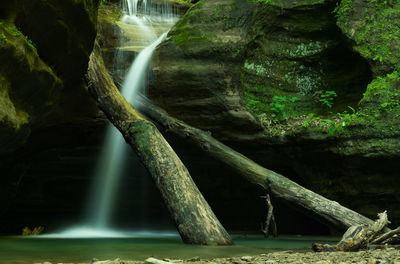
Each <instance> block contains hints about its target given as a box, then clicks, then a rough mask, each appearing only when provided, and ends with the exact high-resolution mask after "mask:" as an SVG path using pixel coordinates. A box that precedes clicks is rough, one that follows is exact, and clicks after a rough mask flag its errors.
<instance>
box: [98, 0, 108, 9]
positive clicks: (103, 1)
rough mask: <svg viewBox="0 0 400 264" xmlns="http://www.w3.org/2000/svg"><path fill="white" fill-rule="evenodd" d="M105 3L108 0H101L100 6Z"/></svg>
mask: <svg viewBox="0 0 400 264" xmlns="http://www.w3.org/2000/svg"><path fill="white" fill-rule="evenodd" d="M105 3H107V0H100V4H99V7H101V6H102V5H104V4H105Z"/></svg>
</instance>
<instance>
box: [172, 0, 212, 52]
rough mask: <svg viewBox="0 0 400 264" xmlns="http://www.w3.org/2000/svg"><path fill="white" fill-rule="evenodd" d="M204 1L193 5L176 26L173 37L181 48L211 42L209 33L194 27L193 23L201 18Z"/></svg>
mask: <svg viewBox="0 0 400 264" xmlns="http://www.w3.org/2000/svg"><path fill="white" fill-rule="evenodd" d="M202 5H203V0H202V1H199V2H198V3H196V4H195V5H193V6H192V7H191V8H190V9H189V10H188V12H186V14H185V15H184V16H183V17H182V18H181V19H180V20H179V21H178V22H177V23H176V24H175V26H174V28H173V30H172V32H171V37H172V39H173V40H174V41H175V42H176V43H177V44H178V45H180V46H187V45H189V44H192V45H196V44H193V43H207V42H210V41H211V38H210V36H209V35H208V34H207V33H204V32H202V30H201V29H199V28H197V27H196V26H193V25H192V23H191V22H192V21H193V20H196V19H197V18H198V17H201V15H202V13H203V11H202V9H201V6H202Z"/></svg>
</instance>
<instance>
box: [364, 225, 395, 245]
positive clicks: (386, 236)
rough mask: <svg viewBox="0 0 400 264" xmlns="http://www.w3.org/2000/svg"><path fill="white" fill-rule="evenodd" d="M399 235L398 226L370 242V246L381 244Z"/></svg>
mask: <svg viewBox="0 0 400 264" xmlns="http://www.w3.org/2000/svg"><path fill="white" fill-rule="evenodd" d="M399 234H400V226H399V227H398V228H396V229H394V230H392V231H389V232H387V233H384V234H383V235H381V236H379V237H378V238H376V239H375V240H373V241H372V242H371V244H382V242H384V241H386V240H388V239H389V238H391V237H393V236H395V235H399Z"/></svg>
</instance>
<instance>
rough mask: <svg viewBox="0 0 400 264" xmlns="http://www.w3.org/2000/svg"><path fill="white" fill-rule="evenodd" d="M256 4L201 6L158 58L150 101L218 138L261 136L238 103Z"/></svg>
mask: <svg viewBox="0 0 400 264" xmlns="http://www.w3.org/2000/svg"><path fill="white" fill-rule="evenodd" d="M252 13H253V3H251V2H248V1H235V0H229V1H200V2H198V3H197V4H195V5H194V6H193V7H192V8H191V9H190V10H189V11H188V12H187V13H186V15H185V16H184V17H182V18H181V20H180V21H179V22H178V23H177V24H176V26H175V27H174V28H173V29H172V30H171V32H170V33H169V36H168V39H167V40H166V41H165V42H164V43H162V44H161V45H160V47H159V48H158V51H157V52H156V54H155V55H154V59H153V61H154V65H155V66H154V68H153V71H154V74H155V76H156V77H155V79H154V81H153V82H152V83H151V84H150V88H149V93H150V97H151V98H152V99H153V100H154V101H155V102H157V103H158V104H160V105H161V106H162V107H164V108H165V109H167V110H168V111H169V112H170V113H171V114H172V115H174V116H177V117H179V118H180V119H182V120H184V121H187V122H188V123H189V124H191V125H193V126H197V127H200V128H203V129H205V130H210V131H212V132H213V133H214V134H215V135H217V136H218V137H220V138H225V137H229V138H239V137H241V138H244V139H245V138H247V137H251V136H254V134H257V133H259V132H261V131H262V128H261V124H260V122H259V121H258V120H257V119H256V118H254V117H253V116H252V115H251V114H250V113H249V112H248V111H247V110H246V109H245V107H244V106H243V105H242V104H241V103H240V101H241V97H240V89H241V84H240V83H241V67H242V62H243V57H244V55H245V52H246V49H245V47H247V45H248V43H249V37H248V34H247V32H248V31H249V29H250V28H249V27H250V23H249V21H250V20H251V18H252Z"/></svg>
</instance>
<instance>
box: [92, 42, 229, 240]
mask: <svg viewBox="0 0 400 264" xmlns="http://www.w3.org/2000/svg"><path fill="white" fill-rule="evenodd" d="M99 53H100V52H99V48H98V47H97V46H96V47H95V49H94V51H93V53H92V54H91V56H90V62H89V69H88V75H87V80H88V87H89V91H90V93H91V94H92V96H93V97H94V98H95V100H96V101H97V103H98V106H99V107H100V109H102V110H103V112H104V113H105V114H106V116H107V117H108V119H109V120H110V121H111V122H112V123H113V125H114V126H115V127H116V128H118V130H119V131H120V132H121V134H122V135H123V137H124V138H125V140H126V142H127V143H128V144H129V145H130V146H131V148H132V149H133V150H134V151H135V152H136V153H137V155H138V157H139V159H140V160H141V162H142V163H143V164H144V166H145V167H146V168H147V170H148V171H149V173H150V175H151V176H152V178H153V179H154V182H155V184H156V186H157V188H158V189H159V191H160V192H161V195H162V197H163V199H164V202H165V204H166V205H167V207H168V209H169V212H170V214H171V216H172V219H173V220H174V221H175V224H176V227H177V229H178V232H179V234H180V235H181V237H182V239H183V241H184V242H185V243H189V244H203V245H231V244H233V243H232V240H231V238H230V237H229V234H228V233H227V232H226V231H225V229H224V228H223V227H222V225H221V223H220V222H219V221H218V219H217V218H216V216H215V215H214V213H213V212H212V210H211V208H210V206H209V205H208V203H207V202H206V200H205V199H204V197H203V196H202V194H201V193H200V191H199V190H198V188H197V187H196V185H195V184H194V182H193V180H192V178H191V177H190V174H189V172H188V170H187V169H186V167H185V166H184V165H183V163H182V162H181V160H180V159H179V157H178V156H177V155H176V153H175V152H174V151H173V149H172V148H171V147H170V145H169V144H168V142H167V141H166V140H165V139H164V137H163V136H162V135H161V133H160V132H159V131H158V130H157V128H156V126H155V125H154V124H153V123H152V122H150V121H149V120H147V119H146V118H145V117H144V116H142V115H141V114H140V113H139V112H137V111H136V109H135V108H133V106H132V105H131V104H130V103H128V102H127V101H126V100H125V98H124V97H123V96H122V95H121V93H120V92H119V91H118V88H117V87H116V86H115V84H114V82H113V81H112V79H111V77H110V75H109V74H108V72H107V70H106V69H105V66H104V62H103V59H102V58H101V56H100V55H99Z"/></svg>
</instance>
